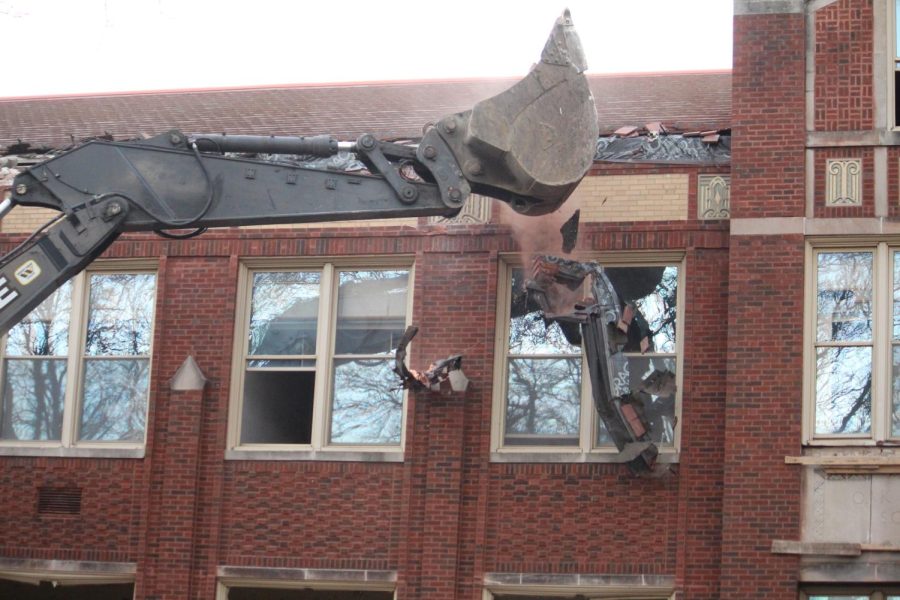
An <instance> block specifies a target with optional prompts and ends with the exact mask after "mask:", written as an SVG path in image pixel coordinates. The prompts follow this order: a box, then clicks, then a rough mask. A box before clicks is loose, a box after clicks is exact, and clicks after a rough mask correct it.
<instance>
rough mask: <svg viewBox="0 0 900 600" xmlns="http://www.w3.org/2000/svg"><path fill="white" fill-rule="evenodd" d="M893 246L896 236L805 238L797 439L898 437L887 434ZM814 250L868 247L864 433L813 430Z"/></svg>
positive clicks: (898, 245)
mask: <svg viewBox="0 0 900 600" xmlns="http://www.w3.org/2000/svg"><path fill="white" fill-rule="evenodd" d="M893 251H900V239H885V240H872V241H867V242H860V241H858V240H857V241H852V240H847V239H843V240H841V239H834V240H810V241H809V242H808V243H807V245H806V281H805V289H806V294H805V295H806V300H805V303H804V306H805V307H806V308H805V313H806V314H805V318H804V325H803V340H804V343H803V348H804V352H803V365H804V369H803V398H804V401H803V428H802V433H803V443H804V444H805V445H809V446H848V445H849V446H875V445H881V444H884V443H886V442H889V443H898V442H900V437H892V436H891V413H892V410H891V409H892V406H891V404H892V392H891V362H892V358H891V346H892V339H891V338H892V318H893V317H892V314H891V312H892V310H893V308H892V307H893V299H892V295H893V291H892V282H893V267H894V264H893ZM820 252H823V253H829V252H871V253H872V258H873V260H872V269H873V271H872V272H873V275H872V279H873V281H872V304H873V306H872V312H873V314H874V318H873V324H872V391H871V395H872V430H871V432H870V433H862V434H859V433H855V434H817V433H816V351H815V348H816V322H817V312H818V290H817V273H818V269H817V266H818V259H817V256H818V254H819V253H820Z"/></svg>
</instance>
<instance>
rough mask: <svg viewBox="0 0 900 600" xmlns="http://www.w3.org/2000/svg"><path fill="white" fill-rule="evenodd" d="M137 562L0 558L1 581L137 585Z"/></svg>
mask: <svg viewBox="0 0 900 600" xmlns="http://www.w3.org/2000/svg"><path fill="white" fill-rule="evenodd" d="M136 573H137V565H136V564H135V563H119V562H95V561H78V560H40V559H35V558H0V578H3V579H9V580H12V581H18V582H20V583H29V584H33V585H37V584H39V583H40V582H41V581H53V582H56V583H57V584H60V585H77V584H84V585H102V584H114V583H133V582H134V577H135V574H136Z"/></svg>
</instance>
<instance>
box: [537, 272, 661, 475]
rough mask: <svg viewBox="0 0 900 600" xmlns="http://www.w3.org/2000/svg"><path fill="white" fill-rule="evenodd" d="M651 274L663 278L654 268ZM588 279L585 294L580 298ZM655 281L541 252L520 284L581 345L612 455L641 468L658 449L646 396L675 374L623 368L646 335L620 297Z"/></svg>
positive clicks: (644, 344)
mask: <svg viewBox="0 0 900 600" xmlns="http://www.w3.org/2000/svg"><path fill="white" fill-rule="evenodd" d="M650 274H651V275H653V276H656V275H658V277H659V278H661V277H662V272H661V271H659V272H650ZM645 279H646V278H645ZM588 280H589V285H588V287H589V288H590V296H589V297H588V298H582V296H583V295H584V288H585V285H584V284H585V281H588ZM617 282H618V283H617ZM658 283H659V282H658V281H657V282H649V281H643V280H640V278H638V279H636V280H631V281H624V280H622V279H621V278H620V277H611V276H609V275H607V273H606V271H605V270H604V269H603V268H601V267H600V266H599V265H598V264H596V263H590V262H587V263H583V262H578V261H574V260H568V259H565V258H558V257H554V256H545V255H538V256H535V257H534V261H533V264H532V271H531V279H530V280H529V281H528V282H527V283H526V288H527V290H528V294H529V296H530V297H531V298H532V299H533V300H534V301H535V302H536V303H537V304H538V305H539V306H540V307H541V310H542V312H543V315H544V319H545V320H546V322H555V323H557V324H559V326H560V328H561V329H562V331H563V333H564V334H565V336H566V338H567V340H568V341H569V342H570V343H573V344H575V343H578V344H583V347H584V352H585V355H586V358H587V367H588V372H589V374H590V379H591V389H592V393H593V396H594V406H595V408H596V409H597V413H598V415H599V416H600V418H601V420H602V421H603V424H604V425H605V426H606V430H607V432H608V433H609V436H610V438H612V441H613V442H614V443H615V445H616V447H617V448H618V450H619V460H621V461H622V462H624V463H625V464H627V465H628V467H629V469H631V471H632V472H633V473H635V474H640V475H644V474H651V473H653V472H654V471H655V470H656V469H655V466H656V457H657V455H658V454H659V450H658V448H657V447H656V444H654V443H653V437H652V434H651V431H652V430H653V421H654V419H655V418H656V417H657V415H656V413H657V412H658V411H659V409H660V407H659V406H656V405H655V403H654V399H653V396H662V395H665V396H669V395H672V394H674V391H675V374H674V373H673V372H672V371H669V370H663V369H659V368H656V369H655V370H653V371H652V372H650V373H649V374H646V376H643V377H642V376H641V375H640V374H639V373H631V372H630V367H629V359H628V357H627V356H626V355H625V352H626V351H628V352H634V351H636V350H639V351H640V353H641V354H643V353H645V352H647V351H648V350H651V344H652V342H651V331H650V327H649V325H648V323H647V320H646V319H645V318H644V316H643V315H642V314H641V312H640V310H639V309H638V307H637V306H635V305H634V304H632V303H631V302H630V301H628V300H627V299H628V298H632V297H635V296H632V293H633V292H635V291H636V290H638V289H641V288H645V287H646V286H647V285H650V284H652V287H655V286H656V285H657V284H658ZM638 297H640V296H638ZM573 328H576V329H577V332H576V331H572V330H573Z"/></svg>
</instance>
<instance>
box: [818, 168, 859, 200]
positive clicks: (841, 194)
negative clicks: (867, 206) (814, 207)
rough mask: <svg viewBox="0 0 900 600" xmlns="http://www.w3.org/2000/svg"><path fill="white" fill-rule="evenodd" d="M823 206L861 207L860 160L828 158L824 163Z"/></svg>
mask: <svg viewBox="0 0 900 600" xmlns="http://www.w3.org/2000/svg"><path fill="white" fill-rule="evenodd" d="M825 206H862V160H861V159H859V158H830V159H828V160H827V161H826V163H825Z"/></svg>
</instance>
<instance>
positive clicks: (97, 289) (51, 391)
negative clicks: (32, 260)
mask: <svg viewBox="0 0 900 600" xmlns="http://www.w3.org/2000/svg"><path fill="white" fill-rule="evenodd" d="M155 289H156V275H155V273H153V272H150V271H140V270H135V271H129V272H117V271H108V270H104V267H103V266H102V265H99V266H98V267H97V268H96V269H95V270H93V271H89V272H85V273H83V274H81V275H79V276H78V277H76V278H75V279H73V280H71V281H70V282H67V283H66V284H64V285H63V286H61V287H60V288H59V289H58V290H56V291H55V292H54V293H53V294H52V295H51V296H50V297H48V298H47V299H46V300H44V302H43V303H41V305H40V306H38V307H37V308H35V309H34V310H33V311H32V312H31V313H30V314H28V315H27V316H26V317H25V318H23V319H22V321H21V322H19V323H18V324H17V325H16V326H15V327H13V328H12V329H10V330H9V332H8V333H7V335H6V336H4V338H3V340H2V350H3V354H2V370H0V376H2V378H3V382H2V388H0V389H2V392H0V393H2V401H0V445H21V444H29V445H32V446H35V447H37V446H47V445H48V443H49V444H50V445H53V446H56V447H58V446H62V447H72V446H76V445H89V444H103V445H104V446H108V445H110V444H114V445H115V444H118V445H119V446H128V447H134V446H139V445H142V444H143V442H144V438H145V432H146V419H147V400H148V393H149V379H150V375H149V374H150V348H151V340H152V333H153V315H154V306H155ZM76 340H77V341H76ZM66 414H71V415H72V417H71V418H67V417H66V416H65V415H66Z"/></svg>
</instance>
